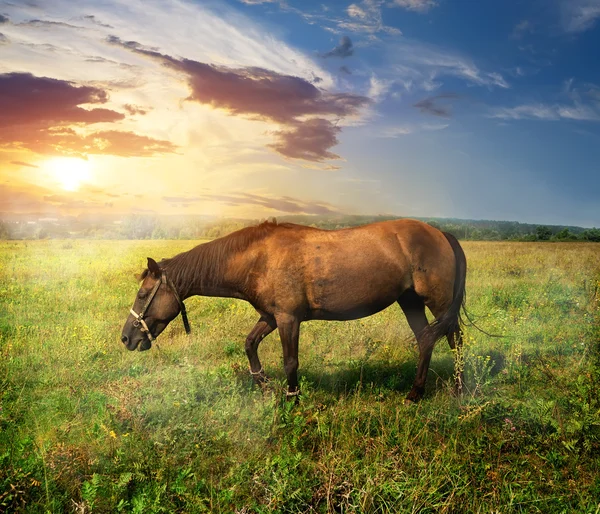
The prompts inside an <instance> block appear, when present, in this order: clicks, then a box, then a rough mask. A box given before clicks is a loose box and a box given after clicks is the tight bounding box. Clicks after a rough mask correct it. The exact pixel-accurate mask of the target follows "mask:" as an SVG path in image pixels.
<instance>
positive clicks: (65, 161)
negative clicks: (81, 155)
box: [45, 157, 91, 191]
mask: <svg viewBox="0 0 600 514" xmlns="http://www.w3.org/2000/svg"><path fill="white" fill-rule="evenodd" d="M45 168H46V169H47V170H48V171H49V172H50V174H51V176H52V178H54V179H55V180H56V181H57V182H58V183H59V184H60V187H62V188H63V189H64V190H65V191H77V190H78V189H79V187H80V186H81V184H82V183H83V182H85V181H87V180H89V179H90V177H91V164H90V162H89V161H86V160H84V159H78V158H72V157H57V158H55V159H51V160H49V161H48V162H47V163H46V165H45Z"/></svg>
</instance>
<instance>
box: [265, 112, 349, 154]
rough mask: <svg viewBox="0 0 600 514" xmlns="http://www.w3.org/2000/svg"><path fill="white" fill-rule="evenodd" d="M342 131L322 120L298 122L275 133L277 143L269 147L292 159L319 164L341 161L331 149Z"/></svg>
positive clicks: (314, 119)
mask: <svg viewBox="0 0 600 514" xmlns="http://www.w3.org/2000/svg"><path fill="white" fill-rule="evenodd" d="M340 131H341V129H340V128H339V127H337V126H335V125H334V124H333V123H331V122H330V121H329V120H325V119H322V118H313V119H310V120H307V121H304V122H298V123H297V124H295V125H292V126H291V127H290V128H289V129H287V130H279V131H276V132H274V134H275V135H276V136H277V140H278V141H277V142H276V143H273V144H271V145H269V147H271V148H273V149H274V150H275V151H277V152H279V153H280V154H281V155H285V156H286V157H291V158H292V159H303V160H305V161H313V162H319V161H322V160H324V159H339V155H336V154H334V153H332V152H330V151H328V149H329V148H331V147H332V146H335V145H337V143H338V140H337V137H336V136H337V134H338V133H339V132H340Z"/></svg>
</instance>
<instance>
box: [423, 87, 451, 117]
mask: <svg viewBox="0 0 600 514" xmlns="http://www.w3.org/2000/svg"><path fill="white" fill-rule="evenodd" d="M456 98H458V95H456V94H454V93H443V94H441V95H435V96H430V97H429V98H423V100H419V101H418V102H417V103H416V104H414V105H413V107H416V108H417V109H419V111H421V112H422V113H423V114H430V115H432V116H440V117H442V118H450V116H451V114H452V109H451V106H450V105H443V104H442V105H440V100H449V99H456Z"/></svg>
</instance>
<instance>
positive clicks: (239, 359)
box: [0, 241, 600, 513]
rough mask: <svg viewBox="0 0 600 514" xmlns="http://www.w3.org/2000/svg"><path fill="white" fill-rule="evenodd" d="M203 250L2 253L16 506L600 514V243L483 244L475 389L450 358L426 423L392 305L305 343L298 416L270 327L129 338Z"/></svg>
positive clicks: (219, 323) (318, 329) (20, 245)
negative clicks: (158, 281) (145, 289)
mask: <svg viewBox="0 0 600 514" xmlns="http://www.w3.org/2000/svg"><path fill="white" fill-rule="evenodd" d="M191 246H192V244H191V243H190V242H186V241H171V242H170V241H141V242H134V241H119V242H110V241H72V242H68V241H40V242H2V243H0V511H10V512H34V513H35V512H40V513H41V512H57V513H58V512H107V513H108V512H111V513H112V512H140V513H141V512H144V513H148V512H239V513H251V512H257V513H267V512H372V513H376V512H377V513H384V512H457V513H458V512H460V513H464V512H542V513H548V512H565V513H570V512H589V513H597V512H600V457H599V455H600V366H599V348H598V346H599V341H600V330H599V326H600V312H599V308H600V305H599V298H600V291H599V289H600V283H599V279H600V248H599V246H598V245H594V244H584V243H559V244H536V243H470V242H467V243H464V245H463V246H464V248H465V252H466V254H467V259H468V262H469V274H468V281H467V295H468V296H467V302H468V307H469V310H470V311H471V312H472V313H473V314H474V315H475V317H476V319H477V323H478V325H479V326H481V327H482V328H484V329H485V330H486V331H488V332H493V333H501V334H505V335H506V336H507V337H505V338H490V337H488V336H486V335H484V334H482V333H480V332H478V331H477V330H475V329H474V328H471V327H469V328H467V331H466V346H465V371H466V377H467V379H466V381H467V390H466V392H465V394H464V395H463V396H462V397H461V398H456V397H454V396H452V394H451V390H452V383H453V355H452V352H451V351H450V349H449V348H448V345H447V344H446V343H445V342H444V341H440V342H439V343H438V346H437V347H436V350H435V352H434V357H433V360H432V364H431V369H430V373H429V378H428V384H427V392H426V397H425V399H424V400H423V401H422V402H421V403H419V404H418V405H414V406H411V407H405V406H404V405H403V399H404V396H405V395H406V394H407V392H408V391H409V389H410V386H411V384H412V381H413V379H414V376H415V366H416V357H417V354H416V350H415V348H414V345H413V343H412V342H411V341H410V339H409V338H410V332H409V329H408V326H407V323H406V320H405V319H404V317H403V316H402V313H401V311H400V309H399V308H397V307H392V308H390V309H388V310H386V311H384V312H382V313H380V314H378V315H376V316H373V317H370V318H367V319H363V320H357V321H353V322H344V323H337V322H311V323H305V324H303V325H302V328H301V341H300V375H301V377H302V378H301V388H302V391H303V396H302V398H301V401H300V403H299V404H298V405H294V404H293V403H286V402H285V401H284V399H283V396H284V395H283V386H284V374H283V370H282V364H281V361H282V358H281V348H280V343H279V338H278V336H277V334H273V335H271V336H269V337H267V338H266V339H265V341H264V342H263V343H262V344H261V348H260V355H261V359H262V362H263V365H264V367H265V369H266V371H267V373H268V374H269V375H270V376H272V377H273V378H274V381H273V383H272V386H271V388H270V390H269V391H268V392H266V393H263V392H261V391H259V390H257V389H256V388H254V387H253V386H252V384H251V379H250V376H249V373H248V371H247V368H248V365H247V361H246V357H245V353H244V350H243V342H244V340H245V337H246V335H247V333H248V332H249V330H250V329H251V328H252V326H253V324H254V323H255V322H256V320H257V315H256V314H255V313H254V312H253V310H252V308H251V307H250V306H249V305H247V304H245V303H243V302H239V301H235V300H228V299H211V298H193V299H189V300H188V301H187V302H186V303H187V305H188V309H189V317H190V321H191V324H192V335H191V336H190V337H187V336H186V335H185V333H184V330H183V326H182V323H181V320H179V319H177V320H175V321H174V322H173V323H172V324H171V326H170V327H169V328H167V330H166V331H165V333H164V334H163V335H162V336H161V337H160V338H159V345H158V346H159V348H153V349H152V350H151V351H149V352H145V353H139V352H128V351H126V350H125V348H124V347H123V345H122V344H121V343H120V341H119V337H120V332H121V328H122V325H123V323H124V321H125V318H126V316H127V313H128V310H129V308H130V306H131V304H132V303H133V299H134V295H135V292H136V291H137V287H138V286H137V283H136V281H135V279H134V274H135V273H137V272H139V271H140V270H141V268H142V267H143V265H144V263H145V257H146V256H152V257H156V258H161V257H167V256H172V255H174V254H175V253H177V252H179V251H182V250H186V249H189V248H190V247H191Z"/></svg>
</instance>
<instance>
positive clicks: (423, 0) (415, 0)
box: [392, 0, 438, 13]
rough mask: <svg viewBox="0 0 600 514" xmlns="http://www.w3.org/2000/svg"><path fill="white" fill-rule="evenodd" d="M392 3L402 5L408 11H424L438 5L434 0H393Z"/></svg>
mask: <svg viewBox="0 0 600 514" xmlns="http://www.w3.org/2000/svg"><path fill="white" fill-rule="evenodd" d="M392 5H395V6H398V7H402V8H404V9H407V10H409V11H415V12H418V13H426V12H428V11H429V10H430V9H433V8H434V7H436V6H437V5H438V3H437V2H435V1H434V0H393V1H392Z"/></svg>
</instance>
